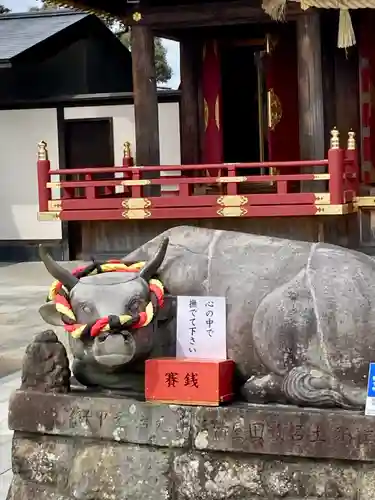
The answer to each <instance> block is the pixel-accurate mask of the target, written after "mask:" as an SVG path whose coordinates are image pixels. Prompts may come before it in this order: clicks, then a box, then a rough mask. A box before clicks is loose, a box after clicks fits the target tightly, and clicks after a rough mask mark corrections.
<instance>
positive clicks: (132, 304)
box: [128, 299, 141, 314]
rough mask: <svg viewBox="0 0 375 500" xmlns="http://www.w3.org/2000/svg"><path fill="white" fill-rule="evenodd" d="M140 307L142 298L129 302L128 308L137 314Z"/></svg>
mask: <svg viewBox="0 0 375 500" xmlns="http://www.w3.org/2000/svg"><path fill="white" fill-rule="evenodd" d="M140 307H141V301H140V299H133V300H132V301H131V302H129V305H128V309H129V311H130V312H131V313H132V314H137V313H138V312H139V309H140Z"/></svg>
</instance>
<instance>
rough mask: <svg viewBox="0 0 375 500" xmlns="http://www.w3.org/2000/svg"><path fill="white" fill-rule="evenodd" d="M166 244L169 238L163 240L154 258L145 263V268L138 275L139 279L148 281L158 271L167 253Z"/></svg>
mask: <svg viewBox="0 0 375 500" xmlns="http://www.w3.org/2000/svg"><path fill="white" fill-rule="evenodd" d="M168 244H169V238H164V239H163V241H162V242H161V244H160V247H159V248H158V251H157V252H156V254H155V255H154V257H153V258H152V259H151V260H150V261H149V262H147V264H146V265H145V267H144V268H143V269H142V270H141V272H140V273H139V275H140V277H141V278H143V279H144V280H145V281H149V280H150V279H151V278H152V277H153V276H155V274H156V273H157V272H158V269H159V267H160V266H161V264H162V262H163V260H164V257H165V254H166V253H167V248H168Z"/></svg>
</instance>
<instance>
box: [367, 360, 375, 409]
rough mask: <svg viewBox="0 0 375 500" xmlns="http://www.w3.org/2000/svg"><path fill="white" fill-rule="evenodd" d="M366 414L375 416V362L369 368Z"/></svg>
mask: <svg viewBox="0 0 375 500" xmlns="http://www.w3.org/2000/svg"><path fill="white" fill-rule="evenodd" d="M365 415H368V416H371V417H375V363H370V366H369V370H368V381H367V398H366V408H365Z"/></svg>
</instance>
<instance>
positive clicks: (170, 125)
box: [64, 102, 181, 193]
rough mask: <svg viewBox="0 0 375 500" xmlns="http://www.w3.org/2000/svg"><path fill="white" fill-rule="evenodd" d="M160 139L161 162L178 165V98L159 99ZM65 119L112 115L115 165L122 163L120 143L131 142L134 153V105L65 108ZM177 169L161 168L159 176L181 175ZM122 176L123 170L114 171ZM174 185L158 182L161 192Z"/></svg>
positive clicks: (121, 144)
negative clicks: (164, 101) (165, 169)
mask: <svg viewBox="0 0 375 500" xmlns="http://www.w3.org/2000/svg"><path fill="white" fill-rule="evenodd" d="M158 111H159V141H160V163H161V165H180V164H181V151H180V118H179V106H178V103H177V102H168V103H159V109H158ZM64 116H65V119H69V120H77V119H85V118H112V119H113V148H114V155H115V163H116V166H120V165H121V164H122V155H123V144H124V142H125V141H129V142H130V143H131V150H132V154H133V156H134V157H136V155H137V151H136V145H135V122H134V105H133V104H125V105H117V106H90V107H87V106H86V107H75V108H65V110H64ZM180 175H181V171H180V170H173V171H165V172H161V176H165V177H168V176H180ZM116 177H123V174H121V173H119V174H116ZM178 189H179V187H178V186H177V185H176V186H174V185H165V186H163V185H162V186H161V191H162V192H170V191H178ZM123 191H124V188H123V187H122V186H116V192H117V193H122V192H123Z"/></svg>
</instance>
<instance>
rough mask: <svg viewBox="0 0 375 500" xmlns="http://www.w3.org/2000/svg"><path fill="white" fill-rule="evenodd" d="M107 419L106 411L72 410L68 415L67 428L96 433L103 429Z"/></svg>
mask: <svg viewBox="0 0 375 500" xmlns="http://www.w3.org/2000/svg"><path fill="white" fill-rule="evenodd" d="M107 417H108V412H107V411H106V410H90V409H85V408H72V409H71V410H70V414H69V428H70V429H84V430H87V431H91V432H98V431H100V429H101V428H102V427H103V425H104V422H105V419H106V418H107Z"/></svg>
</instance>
